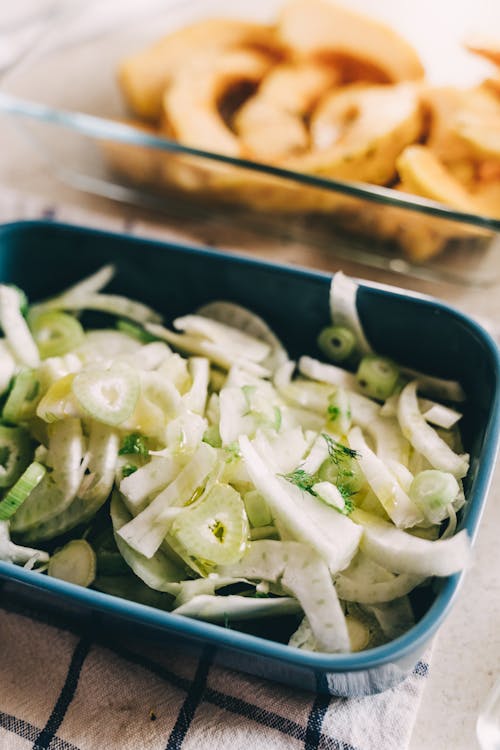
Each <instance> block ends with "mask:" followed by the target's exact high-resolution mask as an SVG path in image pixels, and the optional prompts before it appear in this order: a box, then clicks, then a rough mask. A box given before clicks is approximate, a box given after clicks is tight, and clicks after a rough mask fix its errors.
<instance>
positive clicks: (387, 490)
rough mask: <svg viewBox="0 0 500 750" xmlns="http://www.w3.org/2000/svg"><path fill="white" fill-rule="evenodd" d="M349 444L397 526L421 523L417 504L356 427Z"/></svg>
mask: <svg viewBox="0 0 500 750" xmlns="http://www.w3.org/2000/svg"><path fill="white" fill-rule="evenodd" d="M349 445H350V447H351V448H352V449H353V450H355V451H356V453H357V454H358V456H357V461H358V463H359V465H360V467H361V471H362V472H363V474H364V475H365V477H366V481H367V482H368V484H369V485H370V487H371V488H372V490H373V492H374V493H375V495H376V496H377V497H378V499H379V500H380V502H381V503H382V505H383V507H384V509H385V510H386V512H387V513H388V515H389V516H390V518H391V519H392V521H394V523H395V524H396V526H398V527H399V528H407V527H408V526H415V525H416V524H417V523H420V522H421V521H422V520H423V514H422V512H421V510H420V508H418V507H417V506H416V505H415V503H414V502H412V500H410V498H409V497H408V495H407V494H406V492H405V491H404V490H403V488H402V487H401V485H400V484H399V482H398V481H397V480H396V478H395V477H394V475H393V474H392V473H391V472H390V471H389V469H388V468H387V467H386V465H385V464H384V462H383V461H381V460H380V458H378V457H377V456H376V455H375V453H373V451H372V450H370V448H369V447H368V444H367V442H366V440H365V439H364V437H363V433H362V432H361V430H360V429H359V427H353V428H352V430H351V431H350V432H349Z"/></svg>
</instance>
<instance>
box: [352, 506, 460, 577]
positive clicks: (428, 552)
mask: <svg viewBox="0 0 500 750" xmlns="http://www.w3.org/2000/svg"><path fill="white" fill-rule="evenodd" d="M351 518H353V519H354V520H355V521H356V523H359V524H361V525H362V527H363V537H362V539H361V549H362V550H363V551H364V552H365V553H366V554H367V555H368V557H370V558H371V559H372V560H374V561H375V562H377V563H378V564H379V565H382V566H383V567H384V568H387V570H391V571H393V572H394V573H409V574H410V575H415V576H423V577H425V578H427V577H429V576H449V575H453V573H458V572H459V571H460V570H463V569H464V567H465V566H466V565H467V562H468V560H469V556H470V542H469V537H468V535H467V531H466V530H465V529H463V530H462V531H459V532H458V534H456V535H455V536H454V537H451V539H445V540H441V539H438V540H437V541H435V542H431V541H429V540H427V539H419V538H418V537H416V536H413V535H412V534H407V533H406V532H405V531H402V530H401V529H397V528H395V527H394V526H393V525H392V524H390V523H387V522H386V521H382V520H381V519H379V518H377V517H376V516H373V515H371V514H370V513H365V511H362V510H359V509H356V510H355V511H353V513H352V514H351Z"/></svg>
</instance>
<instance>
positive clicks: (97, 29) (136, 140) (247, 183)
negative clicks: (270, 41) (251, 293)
mask: <svg viewBox="0 0 500 750" xmlns="http://www.w3.org/2000/svg"><path fill="white" fill-rule="evenodd" d="M282 4H283V3H282V0H255V1H254V2H252V3H249V2H242V1H240V2H232V1H231V0H204V2H203V3H201V2H200V3H193V2H188V1H187V0H181V1H180V2H167V3H165V2H159V0H143V2H141V3H140V4H139V3H136V2H131V0H127V2H122V1H121V0H107V2H106V3H99V2H87V3H80V2H75V3H71V4H70V5H65V4H64V5H61V9H60V12H59V14H58V15H57V16H56V18H55V19H54V18H52V20H51V22H50V23H48V24H47V27H46V29H45V33H44V34H42V35H40V36H39V39H38V42H37V43H36V44H34V45H33V47H32V49H31V50H30V51H29V53H27V54H24V55H23V56H22V59H21V61H20V62H18V63H17V64H16V65H14V66H13V67H12V68H11V69H10V70H8V71H7V72H6V73H5V74H4V76H3V78H2V79H1V81H0V112H4V113H7V114H9V115H10V116H11V117H12V118H14V120H15V126H16V128H17V129H18V130H21V131H22V132H23V133H24V134H25V135H26V136H27V137H28V139H29V141H30V143H31V144H32V146H33V147H35V148H36V149H38V151H39V153H41V154H43V156H44V157H45V158H46V160H47V162H48V163H49V165H50V167H51V169H52V170H53V171H54V172H55V173H56V174H57V175H58V176H59V177H60V178H62V179H63V180H64V181H66V182H67V183H70V184H71V185H73V186H76V187H77V188H79V189H82V190H85V191H89V192H92V193H97V194H100V195H104V196H107V197H109V198H113V199H117V200H122V201H125V202H129V203H133V204H138V205H141V206H148V207H153V208H155V209H160V210H161V211H162V212H164V213H165V215H166V216H167V217H168V220H169V221H171V222H180V223H181V224H182V225H183V226H184V227H188V232H189V234H191V235H192V236H193V237H195V238H197V239H199V240H201V241H203V240H204V239H205V237H204V233H205V232H206V228H207V223H208V224H209V225H210V226H211V227H212V228H213V226H216V227H217V228H218V229H220V231H221V232H222V233H223V234H224V235H225V236H227V232H228V230H229V231H231V227H235V226H237V227H238V228H244V229H245V230H247V231H248V232H250V235H251V237H252V238H254V242H255V243H259V242H262V240H263V239H264V238H265V239H266V240H268V239H269V238H279V239H285V240H289V241H294V242H300V243H302V244H303V245H305V246H308V245H309V246H316V247H320V248H321V249H324V250H326V251H327V252H329V253H331V254H332V257H335V258H338V259H340V260H342V261H347V260H348V261H352V262H355V263H358V264H362V265H365V266H369V267H371V268H376V269H383V270H387V271H391V272H394V273H397V274H402V275H406V276H414V277H417V278H420V279H427V280H440V281H449V282H453V283H458V284H466V285H474V286H489V285H492V284H494V283H496V282H497V281H498V279H499V277H500V263H499V261H498V257H497V256H498V252H499V249H500V247H499V246H500V240H499V230H500V220H494V219H491V218H488V217H486V216H480V215H477V214H467V213H463V212H460V211H456V210H453V209H450V208H447V207H445V206H443V205H441V204H438V203H434V202H433V201H429V200H426V199H424V198H420V197H416V196H413V195H409V194H406V193H402V192H400V191H396V190H393V189H391V188H386V187H378V186H374V185H368V184H366V183H354V182H352V183H347V182H340V181H336V180H332V179H328V178H319V177H316V176H313V175H310V174H304V173H299V172H292V171H290V170H288V169H284V168H279V167H274V166H271V165H268V164H264V163H257V162H253V161H247V160H242V159H236V158H231V157H227V156H222V155H220V154H216V153H212V152H207V151H200V150H198V149H194V148H189V147H185V146H182V145H180V144H179V143H176V142H174V141H171V140H168V139H167V138H165V137H160V136H157V135H155V134H152V133H151V132H149V131H148V130H147V129H146V130H145V129H139V128H137V127H136V126H133V125H130V124H128V122H127V117H128V118H130V114H129V113H127V111H126V108H125V104H124V101H123V98H122V96H121V92H120V91H119V87H118V84H117V81H116V69H117V66H118V64H119V62H120V61H121V60H122V59H123V58H124V57H126V56H128V55H129V54H131V53H133V52H134V51H136V50H140V49H142V48H144V47H145V46H146V45H147V44H148V43H150V42H152V41H154V40H157V39H158V38H159V37H160V36H161V35H164V34H167V33H169V32H170V31H173V30H175V29H177V28H181V27H183V26H186V25H188V24H190V23H193V22H194V21H197V20H200V19H202V18H209V17H238V18H245V19H248V20H252V21H263V22H272V20H273V19H274V18H275V17H276V14H277V11H278V9H279V8H280V7H281V5H282ZM355 5H356V7H362V6H363V5H366V6H367V10H368V11H369V12H370V8H369V7H368V6H369V4H368V3H363V2H362V1H361V0H358V1H357V2H356V3H355ZM388 7H390V4H388V3H385V4H382V10H384V8H385V15H386V19H385V20H387V13H388V11H387V8H388ZM396 15H397V18H395V21H394V23H395V25H396V26H397V25H398V23H399V25H401V20H402V18H404V16H403V15H402V14H401V13H397V14H396ZM498 15H499V18H500V10H499V14H498ZM410 16H411V14H410ZM403 31H404V32H405V33H408V32H409V31H410V28H409V26H408V24H407V28H405V29H403ZM426 33H427V31H426ZM412 41H414V40H412ZM433 62H434V64H435V61H433V60H432V59H431V60H430V64H433ZM447 62H448V70H449V68H450V66H449V62H450V61H449V60H448V61H447ZM473 62H475V61H473ZM477 62H480V61H477ZM443 64H445V63H443ZM473 68H474V65H472V69H473ZM472 74H474V70H472V73H471V75H472ZM129 122H130V120H129ZM219 244H220V243H219ZM436 249H439V251H440V252H439V254H437V255H435V257H434V255H433V253H434V252H435V251H436ZM430 256H433V257H430Z"/></svg>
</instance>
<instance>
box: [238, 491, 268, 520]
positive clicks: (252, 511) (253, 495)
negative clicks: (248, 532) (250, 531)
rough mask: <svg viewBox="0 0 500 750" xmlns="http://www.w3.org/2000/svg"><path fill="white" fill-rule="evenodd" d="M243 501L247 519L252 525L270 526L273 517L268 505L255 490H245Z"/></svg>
mask: <svg viewBox="0 0 500 750" xmlns="http://www.w3.org/2000/svg"><path fill="white" fill-rule="evenodd" d="M243 502H244V503H245V509H246V512H247V516H248V520H249V521H250V523H251V525H252V526H254V527H256V526H270V525H271V524H272V522H273V517H272V514H271V511H270V510H269V506H268V505H267V503H266V501H265V500H264V498H263V497H262V495H261V494H259V493H258V492H257V490H250V491H249V492H246V493H245V495H244V497H243Z"/></svg>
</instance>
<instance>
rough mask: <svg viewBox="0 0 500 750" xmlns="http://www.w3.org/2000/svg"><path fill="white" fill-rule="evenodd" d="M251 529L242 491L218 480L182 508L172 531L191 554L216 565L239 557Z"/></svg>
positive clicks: (226, 563) (234, 560)
mask: <svg viewBox="0 0 500 750" xmlns="http://www.w3.org/2000/svg"><path fill="white" fill-rule="evenodd" d="M248 532H249V527H248V519H247V515H246V512H245V506H244V505H243V501H242V499H241V497H240V495H239V493H238V492H236V490H234V489H233V488H232V487H230V486H229V485H223V484H216V485H215V486H214V487H213V489H212V490H211V491H210V492H209V493H208V495H207V496H206V497H205V498H204V499H203V500H202V501H201V502H200V503H199V504H197V505H194V506H192V507H191V508H188V509H186V510H185V511H184V512H182V513H181V514H180V515H179V516H178V517H177V518H176V520H175V522H174V524H173V526H172V534H173V535H175V536H176V538H177V540H178V541H179V542H180V543H181V544H182V545H183V547H185V549H186V550H187V552H188V553H189V554H190V555H191V556H192V557H195V558H197V559H202V560H206V561H208V562H210V563H214V564H215V565H229V564H231V563H234V562H237V561H238V560H240V559H241V557H242V555H243V554H244V552H245V548H246V545H247V539H248Z"/></svg>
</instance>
